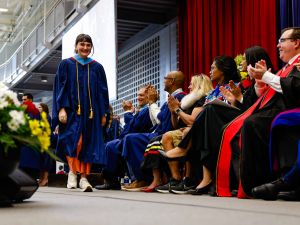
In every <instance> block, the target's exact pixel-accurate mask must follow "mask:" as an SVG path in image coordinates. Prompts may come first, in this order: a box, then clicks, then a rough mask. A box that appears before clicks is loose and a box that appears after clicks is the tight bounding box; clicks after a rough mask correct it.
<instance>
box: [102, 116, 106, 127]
mask: <svg viewBox="0 0 300 225" xmlns="http://www.w3.org/2000/svg"><path fill="white" fill-rule="evenodd" d="M105 124H106V116H105V115H103V116H102V118H101V126H102V127H104V125H105Z"/></svg>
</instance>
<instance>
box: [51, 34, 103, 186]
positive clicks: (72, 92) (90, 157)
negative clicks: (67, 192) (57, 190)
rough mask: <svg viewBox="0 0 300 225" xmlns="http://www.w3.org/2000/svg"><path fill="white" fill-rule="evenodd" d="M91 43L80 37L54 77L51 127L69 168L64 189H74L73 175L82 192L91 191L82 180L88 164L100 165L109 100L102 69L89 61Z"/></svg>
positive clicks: (87, 183)
mask: <svg viewBox="0 0 300 225" xmlns="http://www.w3.org/2000/svg"><path fill="white" fill-rule="evenodd" d="M92 48H93V42H92V39H91V37H90V36H89V35H87V34H80V35H78V36H77V38H76V41H75V52H76V55H75V56H74V57H71V58H68V59H64V60H62V62H61V63H60V65H59V68H58V70H57V73H56V77H55V84H54V92H53V125H55V126H56V125H58V129H56V130H58V133H59V136H58V142H57V152H58V154H61V153H64V154H65V155H66V156H67V161H68V164H69V167H70V172H69V175H68V183H67V187H68V188H70V189H71V188H76V187H77V172H78V173H80V175H81V179H80V182H79V187H80V188H81V189H82V191H92V186H91V185H90V184H89V182H88V181H87V179H86V175H88V174H89V173H90V169H91V163H93V162H97V163H99V164H101V159H102V155H103V153H104V143H103V128H102V127H103V126H104V124H105V123H106V114H107V113H109V98H108V89H107V82H106V75H105V71H104V68H103V66H102V65H101V64H100V63H98V62H96V61H95V60H93V59H91V58H89V57H88V56H89V54H90V53H91V50H92Z"/></svg>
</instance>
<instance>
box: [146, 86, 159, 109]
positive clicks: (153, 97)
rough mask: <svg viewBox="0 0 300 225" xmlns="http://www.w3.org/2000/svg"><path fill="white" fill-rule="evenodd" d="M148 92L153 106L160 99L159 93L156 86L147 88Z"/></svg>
mask: <svg viewBox="0 0 300 225" xmlns="http://www.w3.org/2000/svg"><path fill="white" fill-rule="evenodd" d="M147 92H148V101H149V104H150V105H151V104H152V103H155V102H156V101H157V99H158V93H157V91H156V89H155V87H154V86H152V85H151V84H150V85H148V86H147Z"/></svg>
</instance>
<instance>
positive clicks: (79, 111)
mask: <svg viewBox="0 0 300 225" xmlns="http://www.w3.org/2000/svg"><path fill="white" fill-rule="evenodd" d="M80 114H81V110H80V105H78V109H77V115H78V116H80Z"/></svg>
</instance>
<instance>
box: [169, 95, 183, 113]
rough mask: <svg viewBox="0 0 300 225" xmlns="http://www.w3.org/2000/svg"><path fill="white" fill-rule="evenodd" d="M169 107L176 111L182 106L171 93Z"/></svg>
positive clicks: (171, 110)
mask: <svg viewBox="0 0 300 225" xmlns="http://www.w3.org/2000/svg"><path fill="white" fill-rule="evenodd" d="M168 107H169V110H170V112H175V110H176V109H178V108H179V107H180V102H179V101H178V100H177V99H176V98H174V97H173V96H172V95H169V97H168Z"/></svg>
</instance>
